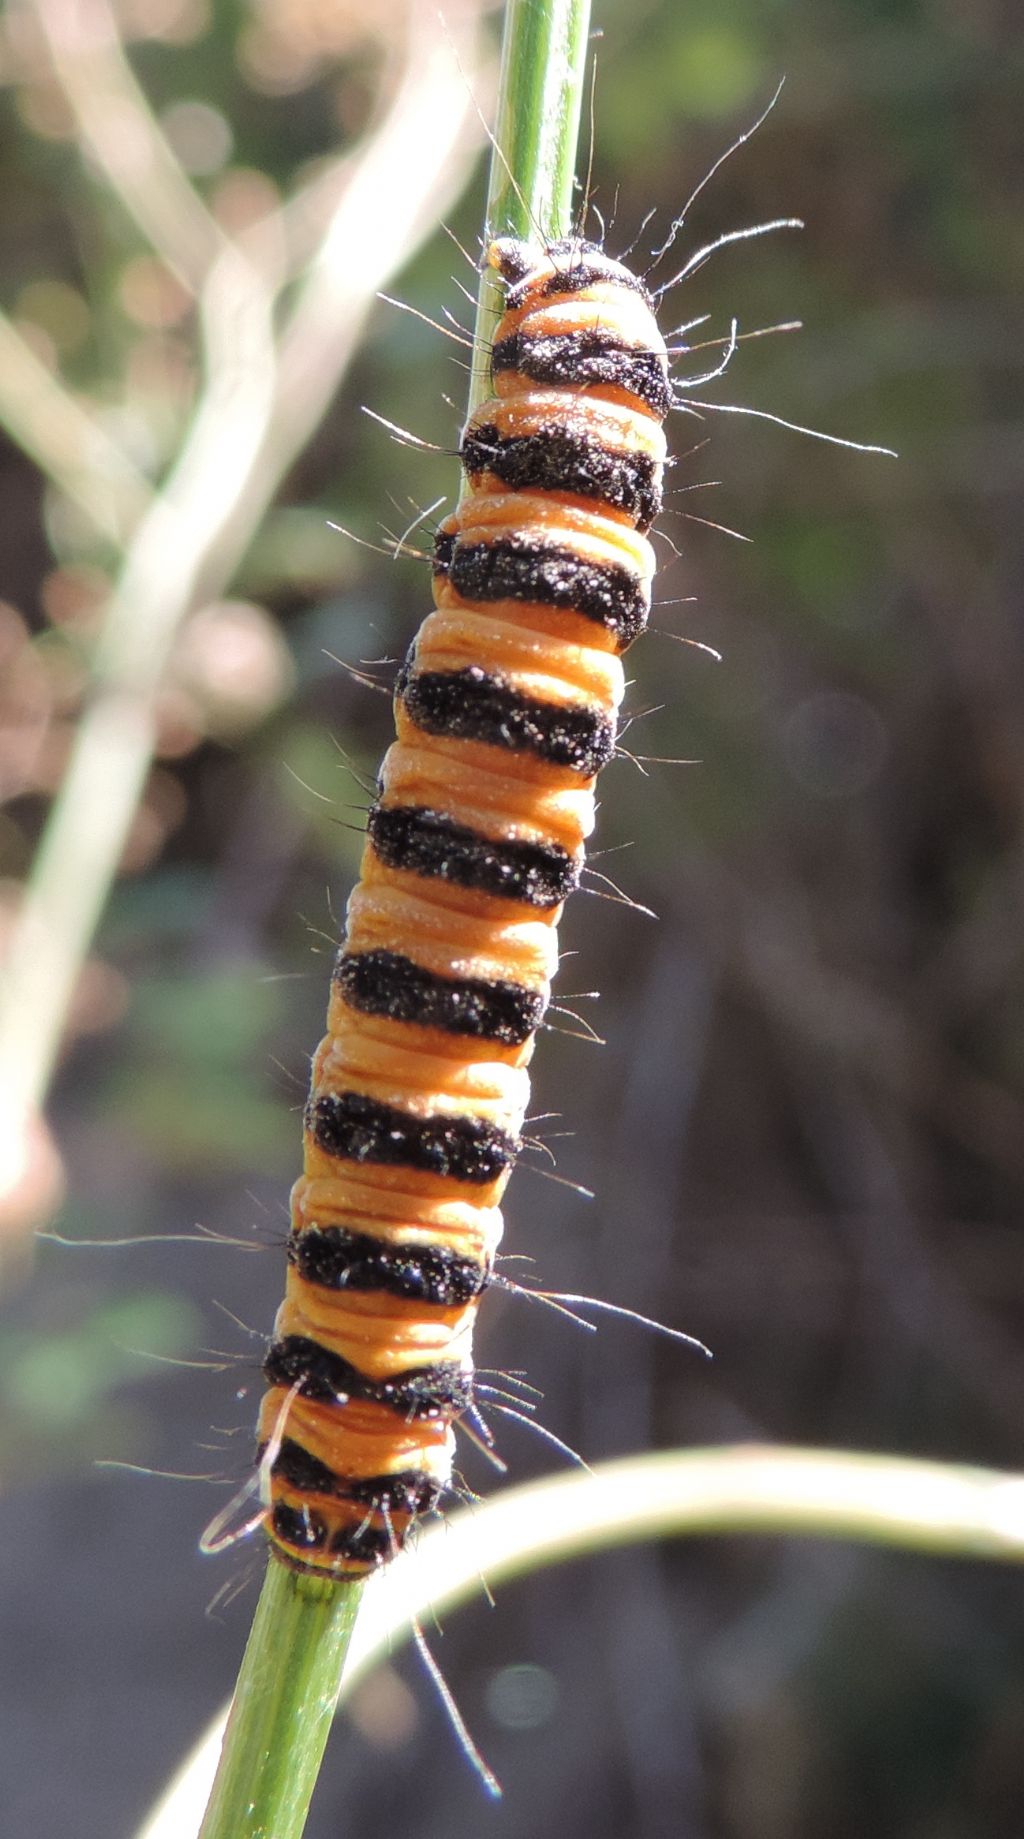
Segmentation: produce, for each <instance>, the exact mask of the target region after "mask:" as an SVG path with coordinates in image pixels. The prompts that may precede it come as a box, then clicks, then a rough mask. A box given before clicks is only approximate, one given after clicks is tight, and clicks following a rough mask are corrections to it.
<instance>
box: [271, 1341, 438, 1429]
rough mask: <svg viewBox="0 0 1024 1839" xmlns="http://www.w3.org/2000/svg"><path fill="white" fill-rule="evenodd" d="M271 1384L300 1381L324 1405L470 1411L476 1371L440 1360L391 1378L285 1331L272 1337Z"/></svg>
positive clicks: (418, 1412) (416, 1413) (433, 1414)
mask: <svg viewBox="0 0 1024 1839" xmlns="http://www.w3.org/2000/svg"><path fill="white" fill-rule="evenodd" d="M263 1373H264V1377H265V1379H266V1381H267V1384H268V1385H271V1386H287V1387H288V1388H289V1389H290V1388H291V1387H292V1386H297V1387H298V1390H299V1395H300V1397H301V1398H309V1399H313V1400H314V1401H316V1402H318V1403H319V1404H322V1405H347V1404H348V1403H349V1402H350V1401H351V1400H353V1399H355V1400H358V1401H359V1402H360V1403H362V1404H368V1405H387V1406H388V1407H389V1409H390V1410H392V1411H396V1412H398V1414H399V1416H401V1417H405V1418H440V1417H449V1416H451V1415H452V1414H453V1413H454V1412H458V1411H465V1410H466V1408H467V1406H468V1405H470V1404H471V1403H472V1399H473V1375H472V1372H468V1371H467V1370H466V1368H465V1367H463V1366H461V1365H460V1364H459V1362H458V1361H457V1360H439V1361H438V1362H437V1363H436V1365H435V1366H422V1367H407V1368H406V1369H405V1371H404V1372H401V1373H396V1374H395V1375H394V1376H393V1377H392V1378H391V1379H369V1378H367V1375H366V1374H365V1373H361V1372H360V1371H359V1368H358V1367H354V1366H353V1365H352V1364H351V1362H350V1361H348V1360H345V1359H343V1358H342V1356H341V1354H335V1353H332V1352H331V1350H330V1348H328V1347H322V1346H321V1345H320V1342H319V1341H311V1340H310V1339H309V1337H308V1336H307V1335H283V1336H282V1337H281V1338H280V1339H279V1340H276V1341H272V1342H271V1343H270V1346H269V1348H268V1349H267V1354H266V1358H265V1359H264V1362H263Z"/></svg>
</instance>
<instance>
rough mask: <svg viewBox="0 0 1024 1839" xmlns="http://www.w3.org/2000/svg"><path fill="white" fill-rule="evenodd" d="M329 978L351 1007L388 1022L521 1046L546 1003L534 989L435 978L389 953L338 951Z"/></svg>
mask: <svg viewBox="0 0 1024 1839" xmlns="http://www.w3.org/2000/svg"><path fill="white" fill-rule="evenodd" d="M334 981H335V983H336V984H337V986H338V988H339V990H340V991H341V994H342V996H343V997H344V998H345V1001H346V1002H347V1003H350V1004H351V1006H352V1008H353V1009H358V1010H359V1011H360V1013H361V1014H363V1015H386V1016H388V1017H390V1019H391V1020H392V1021H393V1022H414V1023H416V1024H417V1025H418V1026H419V1027H421V1028H440V1029H441V1030H442V1031H443V1032H444V1033H445V1034H464V1035H470V1036H472V1037H473V1038H474V1039H476V1040H483V1041H499V1042H500V1043H501V1044H502V1046H503V1047H521V1046H522V1044H523V1042H524V1041H528V1040H529V1038H530V1036H531V1034H533V1033H534V1031H535V1030H536V1029H537V1028H539V1027H540V1025H541V1022H542V1021H543V1019H544V1010H545V1007H546V1004H545V1000H544V997H543V996H542V995H541V994H540V993H539V991H537V990H528V989H526V988H525V987H524V985H523V984H521V983H511V982H506V981H504V980H503V979H500V978H495V979H494V980H493V981H488V980H487V979H486V978H483V977H464V978H461V979H459V978H454V977H439V976H437V975H436V973H435V972H433V971H425V970H424V969H423V968H422V966H421V965H419V964H414V963H413V961H412V959H411V958H403V957H401V956H400V954H399V953H398V952H393V951H361V952H351V953H346V952H342V954H341V956H340V957H339V958H338V961H337V964H336V965H335V969H334Z"/></svg>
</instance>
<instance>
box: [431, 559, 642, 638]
mask: <svg viewBox="0 0 1024 1839" xmlns="http://www.w3.org/2000/svg"><path fill="white" fill-rule="evenodd" d="M434 567H435V570H436V572H437V574H438V575H441V576H445V577H447V579H448V580H450V581H451V584H452V586H453V587H454V588H455V590H456V592H457V593H459V594H461V595H462V598H463V599H464V600H468V601H470V602H473V603H478V602H487V601H491V600H532V601H536V602H538V603H539V604H540V605H541V606H545V607H556V608H558V609H559V610H564V611H565V612H567V613H579V614H581V615H582V616H583V618H584V619H592V620H594V621H596V623H597V624H598V625H599V626H604V627H605V629H606V630H607V631H608V632H611V633H614V635H615V637H616V639H617V640H618V643H619V647H620V649H621V650H623V651H624V650H625V648H626V646H627V645H631V644H632V643H633V640H634V639H635V638H636V636H637V634H638V633H639V632H642V631H643V629H644V626H645V625H646V624H647V607H648V601H647V595H646V592H645V590H644V586H643V583H642V582H641V581H640V579H639V577H638V576H636V575H635V574H633V573H632V572H631V570H630V569H628V568H623V567H622V566H621V565H620V564H619V563H617V562H610V563H603V564H602V563H598V562H586V561H584V560H582V558H581V557H580V556H578V555H577V554H576V553H575V551H574V550H573V549H569V548H563V547H562V546H560V545H556V544H553V543H550V544H549V543H530V542H529V541H528V540H527V539H526V538H524V537H521V536H520V537H515V536H505V537H500V538H498V539H496V540H495V541H494V542H491V543H465V542H458V541H457V542H456V543H455V545H454V548H449V547H448V542H447V539H446V542H445V553H444V555H443V557H442V559H441V560H440V561H438V560H437V559H436V558H435V563H434Z"/></svg>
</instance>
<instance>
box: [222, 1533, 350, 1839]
mask: <svg viewBox="0 0 1024 1839" xmlns="http://www.w3.org/2000/svg"><path fill="white" fill-rule="evenodd" d="M359 1596H360V1590H359V1588H358V1586H357V1585H354V1584H348V1585H343V1584H332V1583H322V1582H320V1581H319V1579H317V1578H313V1577H301V1576H299V1575H297V1573H296V1572H294V1571H289V1570H288V1569H287V1568H286V1566H285V1565H283V1564H278V1563H276V1562H273V1563H271V1564H270V1565H269V1566H268V1568H267V1575H266V1579H265V1582H264V1585H263V1593H262V1595H261V1597H260V1600H259V1603H258V1605H257V1608H256V1617H255V1620H254V1622H253V1625H252V1632H251V1634H250V1636H249V1642H248V1645H247V1647H246V1650H245V1655H244V1658H243V1660H242V1668H241V1672H240V1674H239V1679H238V1687H237V1689H236V1692H235V1697H234V1700H233V1702H232V1706H231V1711H230V1714H229V1717H228V1724H227V1729H226V1731H225V1733H224V1746H223V1749H222V1751H221V1762H220V1768H219V1769H218V1771H217V1779H216V1781H215V1782H214V1785H213V1793H212V1794H211V1796H210V1804H209V1806H208V1807H207V1810H206V1817H205V1819H204V1821H203V1825H202V1830H201V1836H200V1839H215V1836H219V1835H223V1836H224V1839H227V1836H228V1835H231V1836H232V1839H243V1835H244V1839H291V1836H292V1835H293V1834H296V1835H297V1834H299V1833H301V1832H302V1830H303V1827H304V1826H305V1824H306V1814H307V1812H308V1809H309V1797H310V1794H311V1793H312V1790H313V1785H314V1783H315V1781H316V1778H317V1775H318V1773H319V1770H320V1761H321V1758H322V1756H323V1753H324V1745H325V1744H326V1742H327V1733H328V1731H329V1730H330V1728H331V1720H332V1718H333V1717H334V1707H335V1705H336V1703H337V1699H338V1691H339V1688H340V1686H341V1670H342V1666H343V1664H344V1660H345V1654H346V1652H347V1649H348V1644H349V1640H350V1638H351V1634H352V1627H353V1624H354V1622H355V1618H356V1611H357V1609H358V1607H359Z"/></svg>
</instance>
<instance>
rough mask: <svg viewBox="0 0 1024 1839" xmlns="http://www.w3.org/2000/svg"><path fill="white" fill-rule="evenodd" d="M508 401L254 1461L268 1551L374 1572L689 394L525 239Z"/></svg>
mask: <svg viewBox="0 0 1024 1839" xmlns="http://www.w3.org/2000/svg"><path fill="white" fill-rule="evenodd" d="M487 259H488V261H489V263H490V264H491V265H492V266H493V267H494V268H495V269H496V271H497V273H498V275H499V277H500V278H501V281H502V282H503V284H504V288H505V302H504V313H503V315H502V317H501V319H500V322H499V324H498V326H497V328H496V332H495V338H494V344H493V350H492V359H491V362H492V374H493V392H494V393H493V397H492V399H491V400H490V401H487V402H485V403H483V404H482V405H481V406H480V407H479V408H478V409H477V410H475V412H474V413H473V414H472V415H471V417H470V420H469V422H468V424H467V426H466V429H465V431H464V433H463V436H462V441H461V460H462V466H463V469H464V473H465V478H466V489H465V493H464V496H463V499H462V501H461V503H460V504H459V507H458V509H457V510H456V511H455V512H454V513H453V515H452V516H450V517H448V518H447V519H446V520H445V521H444V523H443V524H442V525H441V528H440V531H439V533H438V536H437V541H436V546H435V555H434V611H433V612H432V613H430V614H429V615H428V617H427V618H426V619H425V621H424V623H423V625H422V626H421V628H420V630H419V632H418V634H417V636H416V639H415V640H414V642H413V645H412V649H411V651H410V653H409V656H408V658H407V660H406V662H405V664H404V666H403V667H402V670H401V672H400V674H399V677H398V681H397V684H396V689H395V721H396V729H397V739H396V741H395V743H394V745H393V746H392V747H391V748H390V750H389V752H388V754H387V756H386V758H385V760H384V763H383V767H382V769H381V774H380V779H379V784H378V789H377V797H376V800H375V802H374V804H373V806H372V808H371V811H370V814H369V820H368V824H367V840H366V847H365V851H364V855H363V859H362V866H361V876H360V880H359V883H358V886H357V887H356V889H355V891H354V892H353V894H352V896H351V899H350V901H349V905H348V921H347V931H346V935H345V939H344V942H343V944H342V947H341V951H340V954H339V957H338V960H337V963H336V967H335V971H334V978H333V987H332V992H331V1000H330V1007H329V1011H328V1018H327V1034H326V1037H325V1039H324V1040H323V1042H322V1043H321V1046H320V1048H319V1050H318V1052H317V1054H316V1057H315V1060H314V1062H313V1074H312V1087H311V1091H310V1096H309V1102H308V1104H307V1107H306V1112H305V1135H304V1169H303V1174H302V1176H301V1177H300V1179H299V1181H298V1182H297V1183H296V1186H295V1188H294V1190H293V1193H292V1224H291V1233H290V1237H289V1242H288V1263H289V1268H288V1279H287V1290H286V1294H285V1300H284V1303H283V1305H282V1307H281V1309H280V1311H279V1313H278V1316H277V1321H276V1323H275V1328H274V1334H273V1338H272V1341H271V1344H270V1347H269V1351H268V1353H267V1356H266V1359H265V1361H264V1372H265V1375H266V1379H267V1382H268V1388H269V1389H268V1391H267V1393H266V1396H265V1398H264V1401H263V1407H262V1412H261V1416H260V1429H259V1443H260V1451H261V1462H262V1464H263V1467H264V1492H265V1497H268V1504H267V1509H266V1517H265V1524H266V1529H267V1532H268V1535H269V1538H270V1541H271V1544H272V1547H273V1550H274V1552H275V1553H276V1555H277V1556H278V1557H279V1558H280V1559H282V1560H283V1561H284V1562H285V1563H287V1564H289V1565H291V1566H293V1567H295V1568H297V1569H299V1570H303V1571H310V1572H314V1573H318V1574H321V1575H325V1574H326V1575H331V1576H335V1577H339V1576H340V1577H356V1576H360V1575H363V1574H365V1573H367V1572H370V1571H372V1570H373V1569H375V1568H376V1567H377V1566H378V1565H379V1564H381V1563H382V1562H383V1561H385V1560H386V1559H387V1558H389V1557H390V1556H391V1555H392V1553H393V1552H394V1551H396V1550H397V1549H398V1548H399V1547H400V1546H401V1545H402V1544H403V1542H404V1540H405V1538H406V1537H407V1535H408V1532H409V1529H410V1527H411V1526H412V1525H413V1524H414V1523H415V1521H416V1520H417V1518H418V1517H419V1516H421V1515H423V1514H424V1513H426V1512H428V1511H430V1510H431V1509H433V1508H434V1507H436V1506H437V1504H438V1503H439V1501H440V1500H441V1498H442V1497H443V1495H444V1494H445V1492H446V1490H447V1489H448V1488H449V1487H450V1485H451V1475H452V1460H453V1451H454V1430H453V1426H454V1424H455V1423H456V1421H457V1420H458V1418H459V1416H460V1415H461V1414H462V1413H464V1412H467V1411H469V1410H471V1408H472V1404H473V1395H474V1374H473V1358H472V1333H473V1324H474V1320H475V1316H476V1311H477V1305H478V1302H479V1299H480V1296H481V1295H482V1293H483V1291H484V1290H485V1289H486V1287H487V1285H488V1283H489V1281H491V1279H492V1276H493V1266H494V1259H495V1254H496V1251H497V1247H498V1243H499V1240H500V1237H501V1229H502V1222H501V1213H500V1211H499V1203H500V1200H501V1196H502V1192H503V1190H504V1187H505V1184H506V1182H507V1181H508V1178H509V1175H510V1173H511V1170H512V1167H513V1164H514V1162H515V1159H516V1156H517V1153H518V1151H519V1149H520V1147H521V1132H522V1128H523V1121H524V1117H525V1113H526V1106H527V1098H528V1092H529V1081H528V1074H527V1066H528V1064H529V1061H530V1057H531V1054H532V1052H533V1045H534V1038H535V1034H536V1030H537V1028H538V1026H539V1025H540V1023H541V1020H542V1018H543V1016H544V1013H545V1009H546V1007H547V1004H548V1000H549V997H550V988H551V978H552V976H553V974H554V971H555V968H556V966H557V962H558V940H557V927H558V921H559V917H560V915H561V911H562V905H563V902H564V901H565V899H566V897H567V895H569V894H570V893H571V892H572V891H573V889H574V888H575V887H576V886H577V885H578V883H579V879H580V874H581V871H582V867H583V859H584V844H585V841H586V838H587V837H588V836H589V834H590V832H591V830H592V828H593V824H594V785H595V780H596V775H597V773H598V772H599V770H600V768H601V767H602V766H604V765H605V763H606V762H607V761H608V760H609V758H610V757H611V755H612V753H613V751H614V749H615V743H616V719H617V711H618V708H619V704H620V702H621V699H622V694H623V687H624V680H623V670H622V665H621V663H620V656H621V654H622V652H624V651H625V649H626V647H627V646H628V645H630V644H631V643H632V641H633V639H635V638H636V636H637V634H638V633H639V632H641V631H642V630H643V627H644V624H645V622H646V619H647V615H648V611H649V607H650V590H651V580H652V577H653V574H654V555H653V552H652V549H651V546H650V544H649V542H648V541H647V538H646V535H645V532H646V531H647V530H648V529H649V528H650V526H651V524H652V522H653V521H654V519H655V517H656V516H657V515H658V512H659V509H660V507H661V482H662V470H663V464H664V459H665V436H664V433H663V429H662V423H663V421H664V419H665V417H666V415H667V412H668V410H669V407H670V406H671V402H672V392H671V385H670V380H669V364H668V354H667V352H666V347H665V343H664V341H663V339H662V337H661V335H660V334H659V332H658V328H657V324H656V321H655V317H654V307H653V301H652V297H651V295H650V294H649V293H648V291H647V289H646V288H645V286H644V284H643V282H642V281H641V280H639V279H638V278H637V277H636V276H635V275H634V274H632V273H631V272H630V271H629V270H628V269H627V268H626V267H625V266H623V265H622V264H621V263H619V262H617V261H614V260H613V259H612V258H611V257H609V256H607V255H606V254H605V253H604V251H603V250H602V249H601V248H600V247H598V246H597V245H595V244H592V243H588V242H584V241H581V240H579V239H576V238H574V239H568V240H565V241H562V242H556V243H553V244H551V245H549V246H548V247H546V248H544V247H541V246H540V245H533V244H529V243H525V242H521V241H518V240H515V239H513V238H511V237H503V238H500V239H499V240H498V241H496V242H494V243H493V244H492V245H491V247H490V249H489V251H488V256H487Z"/></svg>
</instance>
